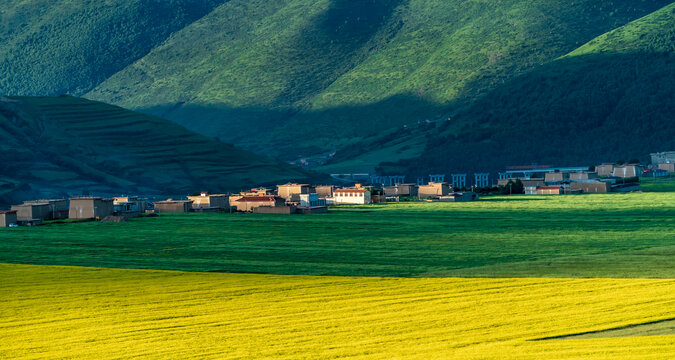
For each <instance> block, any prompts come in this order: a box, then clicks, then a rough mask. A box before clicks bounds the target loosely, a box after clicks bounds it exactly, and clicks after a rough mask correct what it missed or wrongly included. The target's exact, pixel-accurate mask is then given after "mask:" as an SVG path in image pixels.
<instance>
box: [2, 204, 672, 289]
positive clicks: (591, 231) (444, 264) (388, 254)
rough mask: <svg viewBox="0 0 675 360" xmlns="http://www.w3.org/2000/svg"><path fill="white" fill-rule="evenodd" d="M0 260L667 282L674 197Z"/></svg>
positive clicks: (461, 211)
mask: <svg viewBox="0 0 675 360" xmlns="http://www.w3.org/2000/svg"><path fill="white" fill-rule="evenodd" d="M0 236H1V237H2V241H0V262H12V263H33V264H58V265H81V266H97V267H124V268H154V269H175V270H192V271H224V272H263V273H275V274H308V275H365V276H498V277H512V276H518V277H520V276H524V277H542V276H544V277H675V264H674V263H673V256H675V243H674V242H673V239H675V193H643V194H627V195H621V194H610V195H583V196H581V195H580V196H565V197H538V196H530V197H527V196H514V197H497V198H491V199H487V200H485V201H479V202H474V203H457V204H448V203H445V204H442V203H407V204H406V203H401V204H387V205H378V206H364V207H356V208H349V209H332V210H331V211H330V212H329V213H328V214H320V215H311V216H284V215H281V216H274V215H256V214H188V215H173V216H172V215H162V216H160V217H159V218H142V219H134V220H132V221H131V222H129V223H123V224H101V223H81V224H67V225H63V224H54V225H48V226H42V227H36V228H18V229H0Z"/></svg>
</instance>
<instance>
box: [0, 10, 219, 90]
mask: <svg viewBox="0 0 675 360" xmlns="http://www.w3.org/2000/svg"><path fill="white" fill-rule="evenodd" d="M224 1H225V0H220V1H217V0H162V1H159V0H150V1H147V0H123V1H114V2H111V1H97V0H64V1H48V0H4V1H3V2H2V6H0V74H2V76H0V95H60V94H63V93H69V94H83V93H85V92H87V91H89V90H91V89H92V88H93V87H95V86H96V85H98V84H99V83H100V82H102V81H103V80H105V79H107V78H108V77H110V76H111V75H113V74H114V73H116V72H118V71H120V70H122V69H124V68H125V67H127V66H128V65H129V64H131V63H133V62H134V61H136V60H138V59H139V58H141V57H143V56H145V55H146V54H147V53H148V52H149V51H150V50H152V49H153V48H155V47H156V46H158V45H159V44H160V43H162V42H163V41H164V40H165V39H166V38H167V37H169V36H170V35H171V34H172V33H173V32H175V31H178V30H180V29H182V28H184V27H185V26H187V25H189V24H191V23H193V22H194V21H196V20H197V19H199V18H201V17H202V16H204V15H206V14H207V13H209V12H210V11H211V10H213V8H215V7H216V6H217V5H220V4H222V3H223V2H224Z"/></svg>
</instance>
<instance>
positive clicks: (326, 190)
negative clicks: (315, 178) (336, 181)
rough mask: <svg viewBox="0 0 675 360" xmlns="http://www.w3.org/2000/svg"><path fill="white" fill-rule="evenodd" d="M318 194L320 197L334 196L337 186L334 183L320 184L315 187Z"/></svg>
mask: <svg viewBox="0 0 675 360" xmlns="http://www.w3.org/2000/svg"><path fill="white" fill-rule="evenodd" d="M315 190H316V194H317V195H319V197H322V198H327V197H333V191H335V186H334V185H319V186H317V187H315Z"/></svg>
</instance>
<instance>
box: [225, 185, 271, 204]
mask: <svg viewBox="0 0 675 360" xmlns="http://www.w3.org/2000/svg"><path fill="white" fill-rule="evenodd" d="M274 194H275V191H274V190H273V189H268V188H264V187H258V188H253V189H251V190H249V191H242V192H241V193H240V195H242V196H264V195H269V196H274ZM236 200H237V199H234V200H233V199H230V204H232V203H233V202H234V201H236Z"/></svg>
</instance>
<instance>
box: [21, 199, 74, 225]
mask: <svg viewBox="0 0 675 360" xmlns="http://www.w3.org/2000/svg"><path fill="white" fill-rule="evenodd" d="M23 203H24V204H25V205H42V204H46V205H48V208H49V211H48V214H47V216H46V217H45V218H44V220H59V219H67V218H68V201H67V200H66V199H50V200H31V201H24V202H23Z"/></svg>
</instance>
